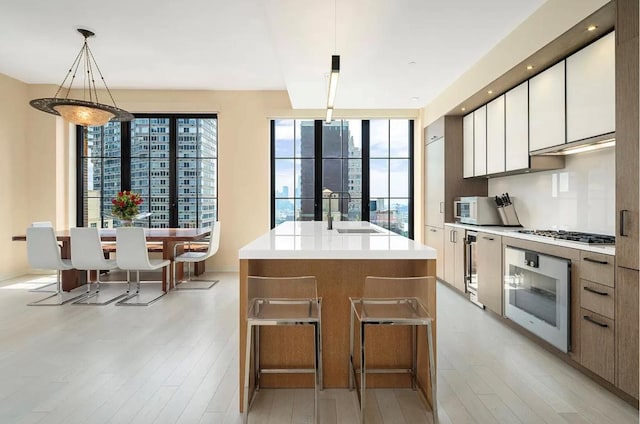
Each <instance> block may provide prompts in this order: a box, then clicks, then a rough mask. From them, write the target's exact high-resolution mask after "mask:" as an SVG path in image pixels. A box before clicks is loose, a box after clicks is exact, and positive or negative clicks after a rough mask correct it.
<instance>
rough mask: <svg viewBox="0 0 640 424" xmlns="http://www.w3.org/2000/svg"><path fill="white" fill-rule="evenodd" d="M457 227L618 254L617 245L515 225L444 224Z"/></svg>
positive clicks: (606, 253)
mask: <svg viewBox="0 0 640 424" xmlns="http://www.w3.org/2000/svg"><path fill="white" fill-rule="evenodd" d="M444 225H446V226H450V227H455V228H464V229H466V230H473V231H482V232H483V233H489V234H495V235H498V236H504V237H513V238H517V239H522V240H529V241H537V242H539V243H546V244H553V245H555V246H562V247H568V248H571V249H578V250H585V251H587V252H594V253H602V254H603V255H611V256H614V255H615V254H616V248H615V246H603V245H601V244H586V243H577V242H575V241H567V240H558V239H554V238H551V237H544V236H536V235H533V234H523V233H518V232H517V231H518V230H519V229H520V228H513V227H485V226H481V225H469V224H444Z"/></svg>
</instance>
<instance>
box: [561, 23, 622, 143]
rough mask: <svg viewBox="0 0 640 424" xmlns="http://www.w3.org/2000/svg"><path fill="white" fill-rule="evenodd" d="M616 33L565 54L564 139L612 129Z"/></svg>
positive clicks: (574, 139)
mask: <svg viewBox="0 0 640 424" xmlns="http://www.w3.org/2000/svg"><path fill="white" fill-rule="evenodd" d="M615 100H616V99H615V36H614V33H613V32H611V33H609V34H608V35H605V36H604V37H602V38H601V39H599V40H598V41H596V42H595V43H592V44H590V45H588V46H587V47H585V48H584V49H582V50H580V51H579V52H577V53H575V54H574V55H572V56H569V57H568V58H567V142H571V141H577V140H582V139H584V138H589V137H594V136H598V135H602V134H606V133H610V132H613V131H615V118H616V117H615Z"/></svg>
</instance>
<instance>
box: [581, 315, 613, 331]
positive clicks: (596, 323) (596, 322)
mask: <svg viewBox="0 0 640 424" xmlns="http://www.w3.org/2000/svg"><path fill="white" fill-rule="evenodd" d="M582 318H584V319H585V320H587V321H589V322H590V323H593V324H595V325H599V326H600V327H602V328H606V327H608V326H609V324H605V323H604V322H600V321H598V320H595V319H593V318H591V317H590V316H588V315H585V316H583V317H582Z"/></svg>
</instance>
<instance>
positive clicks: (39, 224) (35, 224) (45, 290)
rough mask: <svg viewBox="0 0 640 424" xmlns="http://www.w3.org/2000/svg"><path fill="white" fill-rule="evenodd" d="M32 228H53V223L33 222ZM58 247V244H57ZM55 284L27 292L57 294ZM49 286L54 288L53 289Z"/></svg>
mask: <svg viewBox="0 0 640 424" xmlns="http://www.w3.org/2000/svg"><path fill="white" fill-rule="evenodd" d="M31 226H32V227H51V228H53V222H51V221H33V222H32V223H31ZM58 246H60V243H58ZM55 285H56V282H55V281H54V282H52V283H48V284H44V285H42V286H40V287H38V288H37V289H31V290H29V291H30V292H34V293H57V290H56V288H55ZM51 286H54V287H53V288H52V287H51Z"/></svg>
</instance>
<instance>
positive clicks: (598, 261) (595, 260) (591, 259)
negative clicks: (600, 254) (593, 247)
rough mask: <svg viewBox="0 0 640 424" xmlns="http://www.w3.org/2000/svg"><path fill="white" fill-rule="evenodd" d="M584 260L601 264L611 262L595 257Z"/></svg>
mask: <svg viewBox="0 0 640 424" xmlns="http://www.w3.org/2000/svg"><path fill="white" fill-rule="evenodd" d="M584 260H585V261H587V262H593V263H594V264H600V265H606V264H608V263H609V262H608V261H600V260H598V259H593V258H584Z"/></svg>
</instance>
